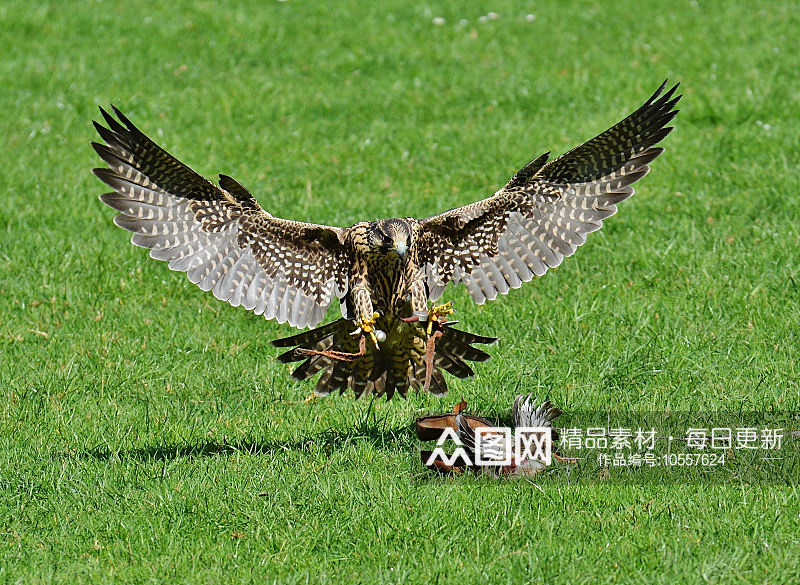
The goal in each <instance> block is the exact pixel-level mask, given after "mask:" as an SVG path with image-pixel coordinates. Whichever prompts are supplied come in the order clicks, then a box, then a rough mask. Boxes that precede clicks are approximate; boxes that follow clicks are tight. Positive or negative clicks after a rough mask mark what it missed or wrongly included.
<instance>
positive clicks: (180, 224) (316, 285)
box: [92, 108, 349, 328]
mask: <svg viewBox="0 0 800 585" xmlns="http://www.w3.org/2000/svg"><path fill="white" fill-rule="evenodd" d="M100 111H101V113H102V114H103V118H104V119H105V122H106V124H108V127H107V128H106V127H105V126H103V125H101V124H98V123H97V122H95V128H96V129H97V132H98V133H99V134H100V136H101V138H102V139H103V141H104V142H105V144H98V143H92V146H93V147H94V149H95V150H96V151H97V154H99V155H100V157H101V158H102V159H103V161H105V163H106V164H107V165H108V166H107V167H105V168H98V169H94V173H95V175H97V176H98V178H100V179H101V180H102V181H103V182H104V183H106V184H107V185H109V186H110V187H111V188H112V189H114V192H113V193H106V194H104V195H101V196H100V200H101V201H103V203H105V204H106V205H108V206H109V207H113V208H114V209H116V210H117V211H118V212H119V215H117V216H116V217H115V218H114V223H115V224H117V225H118V226H120V227H122V228H125V229H126V230H128V231H130V232H133V236H132V237H131V242H132V243H134V244H135V245H137V246H142V247H144V248H149V249H150V256H151V257H153V258H155V259H157V260H164V261H166V262H169V267H170V269H172V270H176V271H180V272H185V273H186V275H187V276H188V278H189V280H190V281H192V282H193V283H195V284H196V285H197V286H199V287H200V288H201V289H203V290H210V291H211V292H213V294H214V296H216V297H217V298H218V299H220V300H222V301H227V302H228V303H230V304H231V305H233V306H234V307H235V306H239V305H242V306H244V307H245V308H246V309H247V310H249V311H253V312H254V313H256V314H257V315H262V314H263V315H264V317H265V318H267V319H275V320H277V321H278V323H284V322H287V321H288V322H289V324H290V325H293V326H295V327H299V328H303V327H306V326H309V327H313V326H315V325H317V324H318V323H319V322H320V321H321V320H322V318H323V317H324V316H325V310H326V309H327V308H328V306H329V305H330V303H331V301H332V299H333V297H334V296H336V297H339V298H341V297H343V296H344V295H345V294H346V293H347V286H348V284H347V269H348V266H349V257H348V253H347V250H346V247H345V246H344V244H343V241H344V239H345V230H343V229H341V228H337V227H332V226H325V225H317V224H312V223H305V222H299V221H289V220H286V219H281V218H278V217H275V216H273V215H272V214H270V213H267V212H266V211H265V210H264V209H262V208H261V206H260V205H259V204H258V202H257V201H256V200H255V198H254V197H253V196H252V195H251V194H250V192H249V191H247V189H245V188H244V187H242V186H241V185H240V184H239V183H237V182H236V181H235V180H234V179H232V178H230V177H227V176H224V175H220V182H219V186H217V185H214V184H213V183H211V182H210V181H208V180H207V179H205V178H204V177H202V176H201V175H199V174H197V173H196V172H194V171H193V170H192V169H190V168H189V167H188V166H186V165H185V164H183V163H182V162H180V161H179V160H178V159H176V158H175V157H173V156H172V155H170V154H169V153H168V152H166V151H165V150H163V149H162V148H161V147H159V146H158V145H157V144H155V143H154V142H153V141H152V140H150V139H149V138H148V137H147V136H145V135H144V134H143V133H142V132H141V131H140V130H139V129H138V128H136V126H134V125H133V124H132V123H131V122H130V120H128V119H127V118H126V117H125V116H124V115H122V113H121V112H120V111H119V110H117V109H116V108H114V113H115V114H116V115H117V118H119V120H116V119H114V117H113V116H111V115H110V114H109V113H108V112H106V111H105V110H103V109H102V108H101V110H100Z"/></svg>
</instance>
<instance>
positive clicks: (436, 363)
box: [272, 318, 495, 399]
mask: <svg viewBox="0 0 800 585" xmlns="http://www.w3.org/2000/svg"><path fill="white" fill-rule="evenodd" d="M382 319H385V321H384V322H381V321H380V320H379V322H378V324H377V326H378V328H380V329H382V330H383V331H385V332H387V339H386V341H385V342H381V344H380V348H378V349H376V348H375V346H374V345H373V344H372V343H371V342H369V341H368V342H367V344H366V353H364V354H363V355H358V356H356V355H355V354H358V353H359V341H358V340H357V339H355V338H353V336H352V335H351V334H350V332H351V331H352V329H353V324H352V322H351V321H349V320H347V319H339V320H338V321H334V322H332V323H329V324H327V325H323V326H322V327H318V328H317V329H312V330H310V331H305V332H303V333H299V334H297V335H293V336H291V337H285V338H283V339H276V340H275V341H273V342H272V344H273V345H274V346H276V347H290V348H291V349H289V350H288V351H286V352H284V353H282V354H281V355H279V356H278V361H280V362H282V363H293V362H302V363H301V364H300V365H299V366H298V367H297V368H296V369H295V370H294V372H293V373H292V376H293V377H294V378H295V379H297V380H306V379H308V378H311V377H312V376H314V375H316V374H318V373H320V372H322V373H321V375H320V377H319V379H318V380H317V385H316V390H315V393H316V394H319V395H326V394H329V393H330V392H332V391H335V390H339V391H340V392H341V393H344V392H345V391H347V390H348V389H352V390H353V392H354V393H355V395H356V397H360V396H362V395H364V394H371V393H373V392H374V393H375V394H377V395H379V396H380V395H382V394H385V395H386V397H387V399H389V398H391V397H392V396H393V395H394V394H395V393H397V394H400V395H401V396H406V394H407V393H408V390H409V389H410V388H413V389H415V390H419V389H420V388H422V387H423V386H424V382H425V376H426V373H427V372H426V366H425V351H426V347H427V341H428V337H427V334H426V331H425V324H424V323H405V322H402V321H400V320H398V319H396V318H382ZM494 341H495V338H492V337H483V336H481V335H475V334H473V333H468V332H466V331H461V330H459V329H454V328H452V327H450V326H448V325H447V324H444V325H443V326H442V335H441V337H439V338H438V339H437V340H436V342H435V346H434V359H433V370H432V371H431V380H430V385H429V387H428V390H429V391H430V392H431V394H434V395H437V396H441V395H444V394H446V393H447V381H446V380H445V378H444V376H443V375H442V371H441V370H444V371H446V372H448V373H449V374H451V375H453V376H456V377H458V378H468V377H470V376H472V375H473V374H474V372H473V371H472V368H470V366H468V365H467V363H466V362H468V361H486V360H488V359H489V357H490V356H489V354H488V353H486V352H484V351H482V350H480V349H477V348H475V347H473V345H472V344H476V343H484V344H485V343H492V342H494ZM298 350H311V351H316V352H338V353H343V354H353V355H352V357H350V358H349V359H337V356H334V355H330V354H329V355H320V354H315V355H308V353H307V351H305V352H301V351H298ZM342 357H344V356H342Z"/></svg>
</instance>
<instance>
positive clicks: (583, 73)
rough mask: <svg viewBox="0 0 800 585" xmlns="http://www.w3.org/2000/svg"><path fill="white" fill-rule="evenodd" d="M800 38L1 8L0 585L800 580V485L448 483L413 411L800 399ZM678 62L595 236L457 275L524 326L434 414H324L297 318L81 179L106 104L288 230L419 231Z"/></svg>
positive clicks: (590, 9) (741, 9)
mask: <svg viewBox="0 0 800 585" xmlns="http://www.w3.org/2000/svg"><path fill="white" fill-rule="evenodd" d="M489 11H494V12H496V13H498V14H499V17H498V18H496V19H486V18H484V19H482V20H483V22H482V21H481V20H480V19H479V18H480V17H481V16H484V15H486V14H487V13H488V12H489ZM529 13H532V14H534V15H535V18H534V19H532V21H531V19H530V18H527V15H528V14H529ZM437 17H440V18H443V19H444V24H435V23H434V19H435V18H437ZM462 19H463V21H462ZM798 30H800V16H798V11H797V7H796V6H793V5H792V3H789V2H769V1H768V2H763V3H758V4H754V3H752V2H728V3H723V2H718V3H717V2H708V3H707V2H703V1H701V2H678V3H674V4H670V5H667V4H657V3H647V4H644V3H638V4H636V5H631V6H625V5H624V3H616V4H611V3H608V5H607V6H605V7H601V6H600V5H599V4H597V3H593V2H581V3H574V4H567V3H556V2H547V3H538V2H537V3H529V4H528V3H515V2H508V1H499V2H494V3H485V2H471V3H461V2H458V3H456V2H447V3H440V4H438V5H434V4H431V3H411V2H401V1H393V2H383V3H362V4H358V3H355V2H342V3H335V4H333V3H331V4H326V5H323V4H321V3H312V2H270V3H266V2H238V3H235V4H228V3H225V4H222V3H219V4H218V3H215V2H200V3H197V5H195V6H191V7H190V5H189V4H188V3H187V4H186V5H185V6H183V7H170V8H153V7H152V5H151V3H147V2H129V3H121V2H120V3H113V2H102V1H99V0H98V1H93V2H89V1H86V2H68V3H52V4H51V5H48V4H47V3H45V2H41V3H38V5H33V4H30V3H26V2H18V1H16V0H12V1H7V2H4V3H3V4H2V5H0V47H2V49H1V50H0V64H2V67H0V84H1V85H2V88H3V89H2V91H1V92H0V136H2V137H3V142H4V145H3V149H2V150H3V163H2V166H1V167H0V193H1V195H0V387H2V395H3V400H2V402H0V583H25V584H30V583H112V582H113V583H121V582H129V583H222V582H230V583H238V582H254V583H272V582H275V583H333V584H347V583H369V584H375V583H425V584H432V583H447V582H461V583H477V582H489V583H514V584H521V583H548V584H549V583H568V584H581V583H591V584H595V583H664V584H675V583H699V582H708V583H726V584H727V583H793V582H797V581H798V579H800V537H799V536H798V534H800V503H798V496H799V495H800V494H799V493H798V483H797V481H788V482H786V484H784V485H775V484H772V485H760V484H757V483H756V484H754V483H751V482H733V481H732V482H729V483H719V482H718V483H712V484H686V483H673V484H665V485H659V484H652V483H634V484H622V485H619V484H611V483H609V484H605V483H604V482H602V481H597V482H590V483H587V484H578V485H566V484H564V483H563V482H548V478H547V476H545V477H543V478H542V479H541V480H540V481H537V482H536V485H532V484H531V483H528V482H520V481H506V482H500V481H487V480H483V479H480V478H474V477H462V478H457V479H455V480H440V479H437V478H431V477H429V476H426V475H422V476H420V475H418V474H419V473H420V472H421V471H422V469H421V466H420V465H419V461H418V454H417V451H416V449H417V443H416V439H415V437H414V435H413V430H412V422H413V420H414V418H415V417H416V416H418V415H420V414H423V413H425V414H427V413H430V412H435V411H445V410H449V409H450V408H451V407H452V405H453V404H454V403H455V402H457V401H458V400H459V399H461V398H462V397H463V398H464V399H466V400H467V401H468V402H469V404H470V408H471V409H472V410H473V411H475V412H481V413H485V414H489V415H492V416H494V415H507V414H508V411H509V408H510V405H511V401H512V400H513V398H514V396H515V395H516V394H518V393H519V392H534V393H536V394H537V395H539V396H542V397H545V396H547V397H549V398H550V399H551V400H553V401H554V402H555V403H556V404H558V405H559V406H561V407H562V408H563V409H564V410H566V411H568V412H569V411H571V410H580V409H583V410H585V409H602V408H606V407H609V406H617V407H619V408H622V409H626V410H631V411H664V410H694V409H703V410H716V409H722V410H731V411H750V410H757V409H776V408H777V409H783V410H795V411H796V410H800V362H798V357H797V355H798V348H800V339H799V338H798V331H800V263H799V262H798V257H800V253H799V252H798V249H800V227H798V226H800V196H798V192H799V191H800V173H798V170H799V169H800V155H798V153H799V152H800V121H798V108H800V75H799V74H798V71H800V41H798V36H797V31H798ZM665 77H669V78H670V80H671V81H680V82H681V87H682V91H683V92H684V94H685V95H684V98H683V101H682V102H681V104H680V108H681V113H680V114H679V115H678V117H677V119H676V121H675V126H676V130H675V132H673V133H672V134H671V135H670V136H669V137H668V138H667V139H666V141H665V144H664V145H665V146H666V152H665V154H664V155H663V156H662V157H661V158H659V159H658V160H657V161H655V163H654V165H653V167H654V168H653V172H652V173H651V174H650V175H649V176H648V177H647V178H645V179H644V180H643V181H641V182H640V183H638V184H637V195H636V196H635V197H634V198H633V199H631V200H630V201H626V202H625V203H624V204H622V205H621V206H620V213H619V214H618V215H617V216H615V217H614V218H612V219H610V220H609V221H608V222H607V224H606V227H605V228H604V229H603V230H602V232H599V233H596V234H593V235H592V236H590V238H589V241H588V243H587V244H586V245H585V246H584V247H583V248H581V249H580V250H579V251H578V253H577V254H576V256H575V257H573V258H570V259H568V260H567V261H565V262H564V264H563V265H562V266H561V267H560V268H559V269H558V270H553V271H551V272H550V273H549V274H547V275H546V276H545V277H544V278H542V279H541V280H537V281H536V282H533V283H530V284H529V285H527V286H525V287H523V288H522V289H520V290H517V291H512V294H510V295H508V296H507V297H504V298H502V299H501V300H499V301H497V302H495V303H490V304H489V305H486V306H483V307H478V306H476V305H474V304H473V303H471V302H470V300H469V298H468V295H467V294H466V292H465V291H463V290H457V291H450V292H448V293H446V295H447V297H446V298H453V299H454V300H455V302H456V305H457V308H458V309H459V313H458V318H459V320H460V321H461V323H462V325H463V326H464V327H465V328H466V329H468V330H472V331H475V332H476V333H480V334H486V335H494V336H498V337H499V338H500V342H499V343H498V344H497V345H496V346H494V347H493V348H492V350H491V351H492V353H493V355H494V359H493V360H492V361H490V362H488V363H486V364H480V365H478V366H477V377H476V378H474V379H472V380H466V381H457V380H453V379H452V378H450V379H449V382H450V387H451V392H450V394H449V395H448V396H447V397H446V398H445V399H436V398H433V397H431V396H427V395H416V394H415V395H411V396H409V398H408V400H402V399H399V400H393V401H391V402H389V403H386V402H384V401H382V400H381V401H376V402H375V403H374V404H372V407H371V408H370V402H369V400H360V401H355V400H354V399H353V397H352V396H351V395H347V396H343V397H342V396H332V397H330V398H328V399H318V400H316V401H313V402H311V403H305V402H304V399H305V398H306V396H307V395H308V394H309V393H310V391H311V389H312V385H310V384H297V383H294V382H293V381H292V380H291V378H290V377H289V372H290V370H289V369H288V368H287V367H286V366H284V365H281V364H279V363H277V362H276V361H275V360H274V357H275V355H277V350H275V349H274V348H272V347H271V346H270V344H269V341H270V340H272V339H274V338H276V337H281V336H285V335H289V334H290V333H291V332H292V330H291V329H290V328H289V327H288V326H279V325H277V324H275V323H274V322H266V321H265V320H264V319H263V318H261V317H256V316H254V315H252V314H250V313H248V312H246V311H244V310H243V309H241V308H232V307H230V306H228V305H227V304H225V303H220V302H218V301H217V300H216V299H214V298H213V296H211V295H210V294H207V293H203V292H202V291H200V290H199V289H197V288H196V287H194V286H193V285H191V284H190V283H189V282H188V281H187V280H186V278H185V277H184V275H182V274H177V273H173V272H170V271H169V270H168V269H167V267H166V265H165V264H163V263H159V262H155V261H153V260H150V259H149V258H148V257H147V254H146V252H145V251H143V250H141V249H138V248H135V247H133V246H131V245H130V244H129V243H128V240H129V237H128V236H129V234H127V233H125V232H123V231H122V230H120V229H118V228H115V227H114V226H113V225H112V217H113V215H114V214H113V212H112V211H111V210H110V209H108V208H106V207H105V206H104V205H103V204H102V203H101V202H100V201H98V199H97V195H99V194H100V193H103V192H105V191H106V190H107V189H106V188H105V186H104V185H102V184H101V183H100V182H99V181H98V180H97V179H96V178H94V177H93V175H92V174H91V168H92V167H95V166H99V163H100V161H99V159H98V158H97V156H96V155H95V153H94V152H93V151H92V149H91V148H90V146H89V142H90V141H91V140H95V139H96V135H95V133H94V130H93V128H92V125H91V120H92V119H96V118H97V117H98V110H97V106H98V105H104V106H105V105H107V104H109V103H111V104H114V105H116V106H118V107H120V108H121V109H122V110H123V111H124V112H125V113H126V114H127V115H128V116H129V117H131V118H132V120H133V121H134V122H135V123H137V124H138V125H139V126H140V127H141V128H142V129H143V130H144V131H145V132H146V133H148V134H149V135H150V136H152V137H153V138H154V139H156V140H157V141H159V142H160V143H161V144H162V146H164V147H165V148H167V149H168V150H170V151H171V152H172V153H173V154H175V155H176V156H178V157H179V158H181V159H182V160H183V161H185V162H186V163H187V164H189V165H191V166H192V167H193V168H195V170H197V171H198V172H201V173H203V174H205V175H206V176H209V177H212V178H213V177H215V174H216V173H219V172H222V173H226V174H230V175H232V176H234V177H236V178H237V179H238V180H240V181H241V182H242V183H243V184H244V185H246V186H248V187H249V188H250V189H251V190H252V191H253V192H254V194H255V195H256V196H257V197H258V199H259V201H260V202H261V204H262V205H263V206H264V207H265V208H266V209H267V210H269V211H271V212H272V213H274V214H276V215H280V216H283V217H288V218H293V219H303V220H310V221H317V222H321V223H330V224H334V225H350V224H352V223H354V222H356V221H359V220H362V219H374V218H377V217H389V216H396V215H412V216H416V217H424V216H427V215H431V214H433V213H435V212H437V211H441V210H444V209H447V208H449V207H454V206H458V205H461V204H464V203H467V202H470V201H473V200H477V199H479V198H482V197H485V196H488V195H489V194H491V193H492V192H494V190H496V189H497V188H499V187H500V186H502V185H503V184H504V182H505V181H506V180H507V179H508V178H509V177H510V176H511V175H512V174H513V173H514V172H515V171H516V170H517V169H518V168H519V167H521V166H522V165H523V164H525V163H526V162H528V161H529V160H530V159H531V158H533V157H534V156H536V155H538V154H541V153H542V152H545V151H547V150H553V151H554V153H555V154H560V153H563V152H564V151H566V150H567V149H569V148H571V147H572V146H574V145H576V144H578V143H579V142H581V141H583V140H586V139H588V138H590V137H592V136H594V135H595V134H597V133H598V132H600V131H602V130H604V129H606V128H607V127H609V126H610V125H611V124H613V123H614V122H616V121H618V120H619V119H621V118H622V117H623V116H625V115H627V114H628V113H630V112H631V111H633V110H634V109H635V108H636V107H638V106H639V105H640V104H641V103H642V102H643V101H644V100H645V99H646V98H647V97H648V96H649V95H650V93H652V91H653V90H655V88H656V87H658V85H659V84H660V83H661V81H662V80H663V79H664V78H665ZM337 312H338V311H337ZM333 315H334V313H333V311H331V313H330V316H329V318H330V317H332V316H333Z"/></svg>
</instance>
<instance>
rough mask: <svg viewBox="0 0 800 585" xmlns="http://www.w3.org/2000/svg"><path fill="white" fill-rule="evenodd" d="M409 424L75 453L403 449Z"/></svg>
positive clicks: (101, 456) (410, 433)
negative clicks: (357, 446)
mask: <svg viewBox="0 0 800 585" xmlns="http://www.w3.org/2000/svg"><path fill="white" fill-rule="evenodd" d="M415 440H416V439H415V433H414V428H413V426H410V425H409V426H404V427H397V428H392V429H386V428H380V425H376V426H372V425H368V424H364V425H360V426H358V427H355V428H353V429H349V430H340V429H326V430H324V431H319V432H313V433H308V434H305V435H301V436H298V437H295V438H291V439H286V440H283V441H265V440H259V439H251V438H242V439H240V440H236V441H228V440H224V439H223V440H222V441H206V442H202V443H200V442H199V443H194V444H186V443H184V444H167V445H164V444H161V445H153V446H150V447H136V448H130V449H126V448H118V449H117V448H114V447H113V446H111V445H105V446H103V447H97V448H94V449H88V450H85V451H83V452H81V453H78V454H77V456H78V457H82V458H90V459H98V460H101V461H111V460H125V459H134V460H138V461H171V460H179V459H190V460H191V459H197V458H203V457H227V456H230V455H236V454H239V455H275V454H277V453H280V452H296V453H302V452H306V453H321V454H331V453H333V452H334V451H337V450H339V449H344V448H347V447H352V446H353V445H354V444H355V443H366V444H368V445H370V446H373V447H375V448H378V449H388V450H393V451H394V450H403V449H407V448H408V447H413V446H414V445H415Z"/></svg>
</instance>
